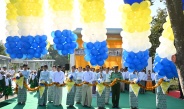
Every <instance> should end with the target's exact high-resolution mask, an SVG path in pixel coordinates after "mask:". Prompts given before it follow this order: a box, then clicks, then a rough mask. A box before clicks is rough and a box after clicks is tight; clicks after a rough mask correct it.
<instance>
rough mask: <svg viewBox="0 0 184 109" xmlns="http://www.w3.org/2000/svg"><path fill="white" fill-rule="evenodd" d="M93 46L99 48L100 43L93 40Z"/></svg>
mask: <svg viewBox="0 0 184 109" xmlns="http://www.w3.org/2000/svg"><path fill="white" fill-rule="evenodd" d="M94 47H95V48H96V49H100V48H101V43H100V42H98V41H97V42H95V43H94Z"/></svg>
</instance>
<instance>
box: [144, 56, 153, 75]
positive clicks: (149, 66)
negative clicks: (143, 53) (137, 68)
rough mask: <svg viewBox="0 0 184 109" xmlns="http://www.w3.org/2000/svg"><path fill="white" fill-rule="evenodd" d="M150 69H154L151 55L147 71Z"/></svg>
mask: <svg viewBox="0 0 184 109" xmlns="http://www.w3.org/2000/svg"><path fill="white" fill-rule="evenodd" d="M148 70H151V72H152V70H153V64H152V57H149V59H148V66H147V67H146V73H147V72H148Z"/></svg>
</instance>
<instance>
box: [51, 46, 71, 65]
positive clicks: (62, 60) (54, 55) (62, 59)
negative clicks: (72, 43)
mask: <svg viewBox="0 0 184 109" xmlns="http://www.w3.org/2000/svg"><path fill="white" fill-rule="evenodd" d="M48 52H49V56H48V57H49V58H51V59H54V60H55V62H54V65H62V66H63V65H65V64H68V63H69V60H68V56H61V55H59V54H58V52H57V50H54V48H53V45H51V46H50V48H49V50H48Z"/></svg>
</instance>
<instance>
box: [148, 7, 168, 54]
mask: <svg viewBox="0 0 184 109" xmlns="http://www.w3.org/2000/svg"><path fill="white" fill-rule="evenodd" d="M166 17H167V12H166V9H158V10H157V15H156V16H154V17H153V20H152V22H151V25H152V27H151V35H150V36H149V38H150V42H151V43H152V47H151V49H150V56H151V57H154V56H155V52H156V48H157V47H158V46H159V45H160V42H159V37H160V36H161V35H162V31H163V24H164V23H165V22H166Z"/></svg>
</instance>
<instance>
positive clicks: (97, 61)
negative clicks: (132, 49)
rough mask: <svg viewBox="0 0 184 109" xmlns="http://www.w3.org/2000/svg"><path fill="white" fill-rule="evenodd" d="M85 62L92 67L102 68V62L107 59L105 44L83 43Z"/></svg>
mask: <svg viewBox="0 0 184 109" xmlns="http://www.w3.org/2000/svg"><path fill="white" fill-rule="evenodd" d="M83 46H84V52H85V54H86V55H85V57H84V58H85V60H86V61H90V63H91V65H92V66H96V65H99V66H102V65H103V64H104V61H105V60H106V59H107V58H108V54H107V51H108V48H107V42H106V41H103V42H95V43H92V42H88V43H84V44H83Z"/></svg>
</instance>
